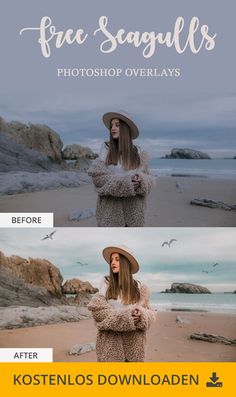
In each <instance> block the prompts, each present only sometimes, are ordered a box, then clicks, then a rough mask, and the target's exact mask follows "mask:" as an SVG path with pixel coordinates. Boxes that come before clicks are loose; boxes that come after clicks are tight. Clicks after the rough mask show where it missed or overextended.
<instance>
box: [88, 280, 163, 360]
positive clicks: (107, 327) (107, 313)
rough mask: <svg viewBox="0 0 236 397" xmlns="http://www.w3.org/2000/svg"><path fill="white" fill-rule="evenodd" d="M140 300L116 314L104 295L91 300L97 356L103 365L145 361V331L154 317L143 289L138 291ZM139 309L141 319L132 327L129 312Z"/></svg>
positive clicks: (147, 294) (98, 295)
mask: <svg viewBox="0 0 236 397" xmlns="http://www.w3.org/2000/svg"><path fill="white" fill-rule="evenodd" d="M140 294H141V299H140V301H139V302H138V303H137V304H134V305H128V306H127V308H124V309H121V310H117V309H114V308H113V306H112V305H111V304H110V303H109V301H107V300H106V299H105V297H104V295H101V294H100V293H97V294H96V295H94V296H93V298H92V299H91V301H90V303H89V304H88V309H89V310H90V311H91V312H92V315H93V318H94V320H95V323H96V326H97V328H98V334H97V343H96V353H97V360H98V361H102V362H115V361H119V362H123V361H133V362H139V361H144V360H145V342H146V331H147V329H148V328H149V326H150V323H151V321H152V320H154V319H155V318H156V313H155V312H154V311H153V310H152V309H150V308H149V304H148V300H149V293H148V289H147V287H146V286H145V285H141V287H140ZM136 307H137V308H139V310H140V313H141V317H140V320H139V322H138V323H136V324H135V323H134V320H133V317H132V314H131V313H132V310H133V309H134V308H136Z"/></svg>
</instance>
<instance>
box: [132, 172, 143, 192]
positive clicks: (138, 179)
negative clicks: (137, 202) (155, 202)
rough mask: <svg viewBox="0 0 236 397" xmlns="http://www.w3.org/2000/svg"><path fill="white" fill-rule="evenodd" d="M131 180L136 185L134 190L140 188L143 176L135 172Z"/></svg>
mask: <svg viewBox="0 0 236 397" xmlns="http://www.w3.org/2000/svg"><path fill="white" fill-rule="evenodd" d="M131 181H132V183H133V186H134V190H136V189H138V188H139V186H140V182H141V178H140V176H139V175H138V174H135V175H133V176H132V178H131Z"/></svg>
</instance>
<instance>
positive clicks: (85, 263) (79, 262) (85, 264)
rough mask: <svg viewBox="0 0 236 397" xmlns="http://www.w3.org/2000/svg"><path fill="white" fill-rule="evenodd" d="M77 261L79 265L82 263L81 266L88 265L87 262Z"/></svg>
mask: <svg viewBox="0 0 236 397" xmlns="http://www.w3.org/2000/svg"><path fill="white" fill-rule="evenodd" d="M77 263H78V264H79V265H81V266H88V264H87V263H82V262H80V261H77Z"/></svg>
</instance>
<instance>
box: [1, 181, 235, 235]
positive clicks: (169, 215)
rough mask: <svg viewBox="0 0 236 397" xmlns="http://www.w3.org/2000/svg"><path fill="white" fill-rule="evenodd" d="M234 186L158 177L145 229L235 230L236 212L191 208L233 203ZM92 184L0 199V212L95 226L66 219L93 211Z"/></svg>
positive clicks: (93, 221) (87, 221)
mask: <svg viewBox="0 0 236 397" xmlns="http://www.w3.org/2000/svg"><path fill="white" fill-rule="evenodd" d="M235 197H236V184H234V183H232V181H230V180H225V179H223V180H215V179H208V178H191V177H188V178H186V177H179V178H177V177H159V178H157V184H156V186H155V187H154V188H153V189H152V191H151V193H150V194H149V196H148V197H147V210H146V223H145V227H182V226H185V227H208V226H210V227H235V226H236V211H226V210H223V209H218V208H207V207H199V206H196V205H190V201H191V200H192V199H194V198H204V199H211V200H216V201H222V202H225V203H227V204H231V205H232V204H234V202H235ZM96 201H97V193H96V191H95V188H94V186H93V184H92V183H88V184H87V183H86V184H83V185H81V186H79V187H71V188H69V187H68V188H62V189H56V190H45V191H37V192H32V193H20V194H14V195H6V196H1V197H0V212H3V213H4V212H26V213H27V212H39V213H40V212H54V227H96V225H97V224H96V219H95V216H92V217H90V218H86V219H83V220H80V221H77V220H75V221H74V220H69V217H70V216H71V214H73V213H74V212H77V211H86V210H88V209H91V208H92V209H95V208H96Z"/></svg>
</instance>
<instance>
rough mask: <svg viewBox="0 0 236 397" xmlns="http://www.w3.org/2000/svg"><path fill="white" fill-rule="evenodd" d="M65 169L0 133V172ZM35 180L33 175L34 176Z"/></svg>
mask: <svg viewBox="0 0 236 397" xmlns="http://www.w3.org/2000/svg"><path fill="white" fill-rule="evenodd" d="M62 168H65V166H64V165H62V164H61V165H59V164H57V163H54V162H53V161H52V160H51V159H50V158H49V157H48V156H47V155H46V154H44V153H42V152H38V151H36V150H31V149H28V148H26V147H25V146H24V145H23V144H20V143H17V142H16V141H15V140H14V139H13V138H12V137H11V136H10V135H8V134H5V133H3V132H0V172H12V171H17V172H19V171H30V172H32V173H35V172H40V171H53V170H54V171H56V170H60V169H62ZM34 179H35V174H34Z"/></svg>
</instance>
